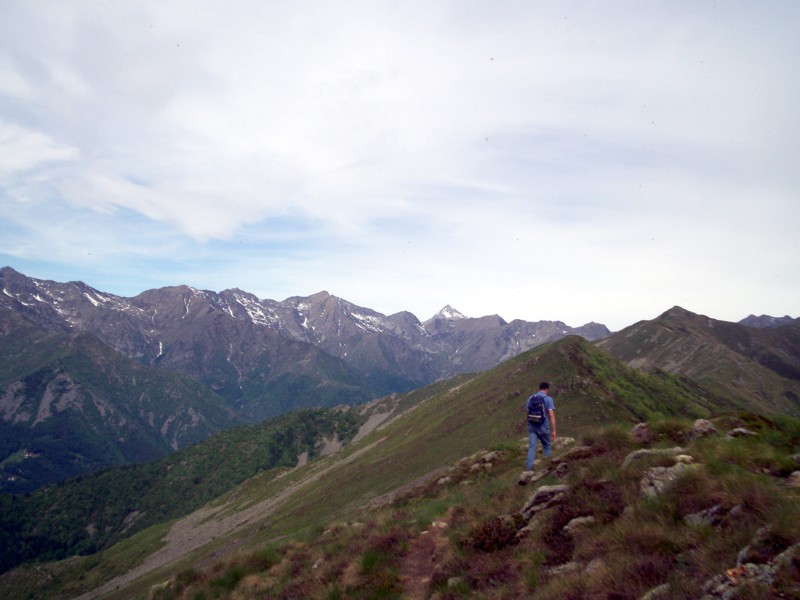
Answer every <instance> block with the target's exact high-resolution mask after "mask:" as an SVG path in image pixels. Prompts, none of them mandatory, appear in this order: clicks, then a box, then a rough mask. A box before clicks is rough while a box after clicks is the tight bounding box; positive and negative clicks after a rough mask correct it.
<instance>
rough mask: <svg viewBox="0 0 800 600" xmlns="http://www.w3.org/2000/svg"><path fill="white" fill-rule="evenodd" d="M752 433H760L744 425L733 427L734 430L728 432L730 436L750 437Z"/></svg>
mask: <svg viewBox="0 0 800 600" xmlns="http://www.w3.org/2000/svg"><path fill="white" fill-rule="evenodd" d="M751 435H758V434H757V433H756V432H754V431H750V430H749V429H746V428H744V427H737V428H736V429H733V430H731V431H729V432H728V437H729V438H737V437H749V436H751Z"/></svg>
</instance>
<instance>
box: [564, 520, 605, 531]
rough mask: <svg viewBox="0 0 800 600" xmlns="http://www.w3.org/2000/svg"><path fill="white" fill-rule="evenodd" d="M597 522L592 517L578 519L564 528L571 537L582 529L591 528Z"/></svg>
mask: <svg viewBox="0 0 800 600" xmlns="http://www.w3.org/2000/svg"><path fill="white" fill-rule="evenodd" d="M596 522H597V519H595V518H594V517H592V516H588V517H576V518H574V519H572V520H571V521H570V522H569V523H567V524H566V525H565V526H564V531H566V532H567V533H568V534H570V535H575V534H576V533H577V532H578V531H580V530H581V529H585V528H587V527H591V526H592V525H594V524H595V523H596Z"/></svg>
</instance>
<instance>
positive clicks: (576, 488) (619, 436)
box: [151, 416, 800, 600]
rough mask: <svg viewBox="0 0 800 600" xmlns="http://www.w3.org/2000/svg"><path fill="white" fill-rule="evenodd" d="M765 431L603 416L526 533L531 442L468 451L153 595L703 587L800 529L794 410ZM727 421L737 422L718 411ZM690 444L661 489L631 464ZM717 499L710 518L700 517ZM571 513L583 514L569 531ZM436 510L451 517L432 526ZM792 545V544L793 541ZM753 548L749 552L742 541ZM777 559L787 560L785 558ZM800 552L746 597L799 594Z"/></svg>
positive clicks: (546, 595) (764, 558) (798, 427)
mask: <svg viewBox="0 0 800 600" xmlns="http://www.w3.org/2000/svg"><path fill="white" fill-rule="evenodd" d="M745 418H746V419H747V421H746V422H739V423H738V424H746V425H747V426H748V427H750V428H751V429H753V430H754V431H756V432H757V435H756V436H753V437H748V438H738V439H730V438H726V437H724V435H717V436H711V437H709V438H703V439H700V440H696V441H694V442H692V441H690V440H691V439H692V437H691V421H689V420H681V419H667V420H661V421H654V422H652V423H651V424H650V426H651V429H652V431H653V432H654V436H655V439H654V441H653V442H652V444H643V443H642V442H637V441H636V440H635V439H633V438H632V437H631V436H629V435H628V434H627V430H626V428H624V427H619V426H610V427H608V426H606V427H602V428H599V429H598V430H596V431H595V432H594V433H593V434H592V435H590V436H587V437H586V438H585V439H584V440H583V442H582V443H583V444H585V446H584V448H587V449H588V451H583V452H582V453H580V454H576V455H575V457H574V458H572V459H569V458H567V455H566V453H561V454H557V455H556V457H555V458H556V459H558V460H560V461H561V462H562V463H563V465H564V467H566V468H565V469H563V470H562V471H560V475H559V476H558V477H557V476H556V475H555V473H556V470H555V469H554V470H553V472H552V473H553V474H552V475H550V476H549V477H547V478H546V479H544V480H543V481H542V482H541V483H543V484H566V485H567V486H569V488H568V489H567V491H566V492H565V495H564V497H563V499H562V501H561V502H559V503H557V504H555V505H554V506H553V507H551V508H550V509H548V510H547V511H546V512H544V513H543V514H542V515H541V516H540V517H538V518H537V519H536V520H535V522H534V523H533V526H532V527H531V528H530V529H529V530H528V531H527V533H526V534H525V535H522V536H521V537H520V536H517V533H518V532H519V531H520V528H521V526H522V525H523V522H521V521H520V516H519V511H520V509H521V508H522V506H523V505H524V504H525V501H526V499H527V498H528V497H530V496H531V495H532V492H533V490H532V489H531V488H526V487H521V486H519V485H517V484H516V476H517V474H518V471H519V469H518V465H519V463H520V462H521V461H522V460H523V458H524V454H525V448H524V445H519V444H510V445H505V446H502V447H500V448H499V450H500V451H499V452H496V453H493V456H492V459H491V465H492V466H491V468H479V469H477V470H476V469H475V468H474V466H475V465H478V466H482V465H485V464H486V462H485V461H486V459H485V454H484V453H477V454H476V455H474V456H472V457H470V458H468V459H466V460H461V461H459V462H458V463H457V464H456V465H454V466H451V467H450V469H449V470H448V477H449V481H448V482H447V483H444V484H439V483H436V482H435V481H432V482H430V483H429V484H427V485H424V486H422V487H420V488H417V489H415V490H413V491H410V492H408V493H406V494H402V495H401V496H399V497H398V498H397V499H396V500H395V501H393V502H392V503H390V504H388V505H384V506H382V507H380V508H378V509H374V510H370V511H364V512H362V513H361V515H360V519H359V521H358V522H352V521H350V522H347V521H341V520H340V521H338V522H333V523H328V524H327V527H326V529H325V531H324V532H323V533H321V534H320V535H315V536H311V537H308V538H307V539H306V540H305V541H302V542H298V541H293V542H291V543H284V544H278V545H275V544H272V545H265V546H262V547H260V548H258V549H255V550H251V551H248V552H242V553H240V554H239V555H237V556H236V557H234V558H232V559H229V560H227V561H219V562H217V563H213V564H211V565H209V566H208V567H207V568H204V569H199V568H196V567H186V568H184V569H182V570H181V571H179V572H178V573H177V574H176V575H175V577H174V578H172V579H171V580H170V582H169V584H168V585H166V586H161V587H160V588H159V589H157V590H152V591H151V594H152V597H153V598H154V599H158V600H174V599H177V598H220V599H226V598H230V599H233V598H236V599H237V600H245V599H251V598H252V599H255V598H264V597H268V598H274V599H276V600H277V599H287V600H288V599H293V598H309V599H317V598H319V599H330V598H352V599H365V600H366V599H371V598H403V597H408V594H409V591H410V590H411V589H415V590H417V591H418V593H419V590H422V593H428V594H438V597H441V598H445V599H451V600H452V599H458V598H473V597H480V598H486V599H497V600H501V599H505V598H532V599H542V600H544V599H550V598H625V599H627V598H632V599H636V598H641V597H643V596H644V595H645V594H647V593H648V592H649V591H650V590H652V589H654V588H656V587H658V586H667V587H666V588H665V590H664V593H666V594H667V595H666V596H665V597H675V598H699V597H701V596H703V593H704V588H705V585H706V583H707V582H709V581H712V580H714V579H715V578H717V581H720V582H727V581H730V580H731V579H730V578H729V577H727V576H725V572H726V570H727V569H731V571H733V572H736V576H737V577H739V578H741V579H744V578H745V577H744V575H743V574H742V573H744V571H741V570H740V571H737V569H736V565H737V560H738V558H739V556H741V553H742V552H747V557H748V560H750V561H752V562H754V563H756V564H758V565H763V564H765V563H767V562H770V561H772V560H774V558H775V557H776V556H777V555H778V554H780V553H782V552H784V551H786V550H787V549H789V548H790V547H792V546H796V545H797V544H798V543H799V542H800V522H798V521H797V519H796V515H797V511H798V510H800V497H798V495H797V494H796V493H793V492H792V491H791V489H787V488H786V486H785V484H784V480H783V479H782V478H783V477H785V475H786V473H787V471H788V470H790V469H792V468H797V463H796V461H795V460H794V459H792V458H791V456H792V455H793V454H795V453H796V452H797V451H798V449H800V421H797V420H792V419H778V420H775V421H765V420H763V419H757V418H752V417H750V416H745ZM716 421H717V425H718V426H719V427H720V428H721V431H724V429H723V427H724V425H725V422H727V423H728V424H729V425H730V426H732V425H733V424H734V423H736V422H737V421H738V420H737V419H731V418H722V419H717V420H716ZM676 443H679V444H682V445H684V446H685V447H686V453H687V454H689V455H691V456H692V457H693V458H694V460H695V461H696V464H697V465H698V466H697V468H696V469H694V470H692V471H690V472H689V473H688V474H686V475H684V476H683V477H681V478H679V479H678V480H676V481H675V482H674V484H673V486H672V487H671V488H668V489H667V490H666V491H664V492H663V493H662V494H661V495H660V496H658V497H655V498H651V497H646V496H643V495H642V494H641V492H640V489H639V481H640V479H641V478H642V475H643V474H644V472H645V471H647V470H648V469H649V468H651V467H654V466H659V465H662V464H663V465H666V464H668V463H669V464H672V462H673V461H669V460H667V459H659V458H652V459H649V460H643V461H640V462H636V463H634V464H632V465H631V466H627V467H623V466H622V465H623V462H624V457H625V456H627V455H628V454H629V453H631V452H633V451H635V450H639V449H641V448H642V447H649V446H651V445H652V446H653V447H662V446H673V445H675V444H676ZM708 510H711V511H714V512H713V514H715V515H717V517H716V519H715V520H713V521H711V520H709V521H703V520H702V519H698V518H697V517H696V515H697V514H698V513H702V512H703V511H708ZM574 519H582V520H584V521H585V522H586V520H587V519H590V520H589V521H588V522H586V524H585V525H583V527H581V528H578V527H575V528H574V529H572V530H570V531H569V532H567V531H566V530H565V526H567V525H568V524H571V523H572V522H573V520H574ZM433 521H437V522H438V523H440V524H441V523H444V526H441V527H437V526H433ZM796 547H797V546H796ZM745 548H746V549H747V550H745ZM776 564H777V563H776ZM798 565H800V549H796V550H795V559H794V560H789V561H785V562H783V563H780V564H778V566H777V567H776V568H775V571H774V577H773V578H772V580H771V581H769V582H767V581H766V580H763V579H762V580H758V579H756V580H754V581H752V582H748V583H745V584H744V585H742V587H740V588H739V594H738V595H737V596H736V597H740V598H744V597H746V598H772V597H795V595H796V594H797V593H800V567H799V566H798Z"/></svg>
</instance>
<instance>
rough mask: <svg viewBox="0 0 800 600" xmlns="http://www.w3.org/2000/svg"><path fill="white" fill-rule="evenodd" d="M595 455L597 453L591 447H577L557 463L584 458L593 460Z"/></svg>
mask: <svg viewBox="0 0 800 600" xmlns="http://www.w3.org/2000/svg"><path fill="white" fill-rule="evenodd" d="M594 455H595V451H594V449H593V448H592V447H591V446H577V447H575V448H572V449H571V450H569V451H568V452H566V453H565V454H564V456H561V457H559V458H558V459H557V460H556V461H555V462H566V461H570V460H580V459H582V458H591V457H592V456H594Z"/></svg>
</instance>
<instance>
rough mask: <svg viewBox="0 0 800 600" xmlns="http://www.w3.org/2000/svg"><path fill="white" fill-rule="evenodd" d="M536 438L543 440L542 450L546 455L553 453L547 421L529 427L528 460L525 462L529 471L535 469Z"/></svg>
mask: <svg viewBox="0 0 800 600" xmlns="http://www.w3.org/2000/svg"><path fill="white" fill-rule="evenodd" d="M536 440H539V441H540V442H542V451H543V452H544V455H545V456H550V455H551V454H552V453H553V448H552V445H551V443H550V427H548V426H547V424H546V423H545V424H544V425H539V426H538V427H530V428H529V429H528V462H527V463H526V464H525V466H526V468H527V470H528V471H530V470H532V469H533V461H534V460H535V459H536Z"/></svg>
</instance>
